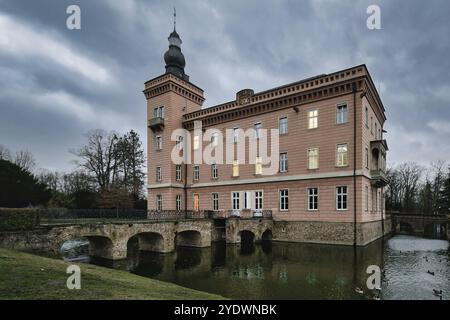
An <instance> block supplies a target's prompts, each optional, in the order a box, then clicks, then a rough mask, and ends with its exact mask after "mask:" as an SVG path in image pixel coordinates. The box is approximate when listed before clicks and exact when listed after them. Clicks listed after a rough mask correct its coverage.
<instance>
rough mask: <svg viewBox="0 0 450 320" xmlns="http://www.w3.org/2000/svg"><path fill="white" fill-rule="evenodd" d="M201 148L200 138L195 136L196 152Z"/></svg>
mask: <svg viewBox="0 0 450 320" xmlns="http://www.w3.org/2000/svg"><path fill="white" fill-rule="evenodd" d="M199 148H200V137H199V136H194V150H198V149H199Z"/></svg>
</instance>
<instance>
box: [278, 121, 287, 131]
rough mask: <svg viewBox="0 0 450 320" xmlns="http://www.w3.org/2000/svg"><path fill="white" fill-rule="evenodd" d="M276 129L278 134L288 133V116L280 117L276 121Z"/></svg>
mask: <svg viewBox="0 0 450 320" xmlns="http://www.w3.org/2000/svg"><path fill="white" fill-rule="evenodd" d="M278 129H279V130H280V131H279V133H280V134H286V133H288V117H282V118H280V120H279V123H278Z"/></svg>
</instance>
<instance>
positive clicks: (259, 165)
mask: <svg viewBox="0 0 450 320" xmlns="http://www.w3.org/2000/svg"><path fill="white" fill-rule="evenodd" d="M255 174H262V158H261V157H256V161H255Z"/></svg>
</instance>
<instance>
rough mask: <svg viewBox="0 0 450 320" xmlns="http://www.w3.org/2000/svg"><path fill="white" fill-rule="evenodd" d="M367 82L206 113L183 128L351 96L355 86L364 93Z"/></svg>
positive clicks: (361, 80) (352, 81)
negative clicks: (196, 122)
mask: <svg viewBox="0 0 450 320" xmlns="http://www.w3.org/2000/svg"><path fill="white" fill-rule="evenodd" d="M365 82H367V77H366V75H362V76H360V77H354V78H350V79H348V80H344V81H340V82H336V83H333V84H330V85H322V86H319V87H317V88H315V89H311V90H307V91H303V92H299V93H294V94H290V95H285V96H281V97H279V98H275V99H272V100H267V101H262V102H257V103H250V104H248V105H244V106H241V107H237V108H232V109H229V110H225V111H222V112H213V113H204V115H202V116H198V117H194V118H192V119H190V120H185V121H184V122H183V126H184V127H185V128H186V129H188V130H192V129H193V128H194V121H202V126H203V127H209V126H215V125H217V124H220V123H224V122H229V121H232V120H237V119H242V118H246V117H250V116H253V115H256V114H262V113H267V112H273V111H276V110H281V109H285V108H292V107H294V106H299V107H300V106H302V105H305V104H311V103H314V102H318V101H321V100H324V99H330V98H333V97H338V96H342V95H347V94H351V93H352V92H353V89H352V86H353V84H355V85H356V90H357V91H363V88H364V84H365ZM206 110H207V109H206ZM197 113H198V112H197ZM188 115H189V114H188ZM188 115H186V116H188ZM185 118H186V117H185Z"/></svg>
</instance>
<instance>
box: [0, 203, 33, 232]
mask: <svg viewBox="0 0 450 320" xmlns="http://www.w3.org/2000/svg"><path fill="white" fill-rule="evenodd" d="M37 223H38V213H37V211H36V210H33V209H13V208H0V231H25V230H31V229H33V227H34V226H35V225H37Z"/></svg>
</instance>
